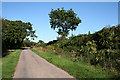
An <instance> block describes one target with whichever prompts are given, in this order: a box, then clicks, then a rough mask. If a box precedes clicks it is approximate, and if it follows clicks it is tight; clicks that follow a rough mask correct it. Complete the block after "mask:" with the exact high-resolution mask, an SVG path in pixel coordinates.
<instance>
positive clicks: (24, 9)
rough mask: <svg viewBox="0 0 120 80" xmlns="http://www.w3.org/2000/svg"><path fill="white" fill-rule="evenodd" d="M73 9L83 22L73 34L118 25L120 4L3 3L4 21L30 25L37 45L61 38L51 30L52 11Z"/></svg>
mask: <svg viewBox="0 0 120 80" xmlns="http://www.w3.org/2000/svg"><path fill="white" fill-rule="evenodd" d="M62 7H64V9H65V10H69V9H70V8H72V9H73V11H74V12H75V13H76V14H77V17H79V18H80V19H81V20H82V23H80V24H79V25H78V27H77V29H76V30H75V31H70V33H69V35H68V37H69V36H71V34H74V35H78V34H87V33H88V31H90V32H91V33H94V32H96V31H99V30H101V29H102V28H103V27H105V26H106V25H108V24H109V25H111V26H112V25H117V24H118V2H2V18H5V19H8V20H13V21H15V20H22V21H23V22H31V23H32V24H33V29H34V30H36V35H37V36H38V37H37V38H36V39H35V40H34V41H35V42H38V41H39V40H43V41H44V42H49V41H51V40H55V39H56V38H57V37H58V34H57V33H56V32H55V31H54V30H53V29H51V26H50V20H49V19H50V18H49V15H48V14H49V13H50V11H51V8H52V9H54V10H55V9H57V8H62Z"/></svg>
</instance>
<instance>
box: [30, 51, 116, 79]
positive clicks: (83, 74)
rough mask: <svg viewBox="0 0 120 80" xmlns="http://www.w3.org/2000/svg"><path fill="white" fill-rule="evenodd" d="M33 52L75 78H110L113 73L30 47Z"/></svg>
mask: <svg viewBox="0 0 120 80" xmlns="http://www.w3.org/2000/svg"><path fill="white" fill-rule="evenodd" d="M31 50H32V51H33V52H34V53H36V54H37V55H39V56H41V57H42V58H44V59H46V60H47V61H48V62H50V63H52V64H54V65H56V66H58V67H60V68H62V69H63V70H65V71H67V72H68V73H69V74H70V75H72V76H74V77H75V78H77V79H81V78H112V77H114V75H111V74H110V73H109V72H108V71H102V69H101V68H98V69H96V68H95V67H93V66H90V65H87V64H83V63H75V62H73V61H71V60H69V59H66V58H63V57H60V56H57V55H55V54H52V53H43V52H42V53H41V52H38V51H37V50H35V49H31Z"/></svg>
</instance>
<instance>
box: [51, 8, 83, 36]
mask: <svg viewBox="0 0 120 80" xmlns="http://www.w3.org/2000/svg"><path fill="white" fill-rule="evenodd" d="M76 16H77V14H76V13H74V11H73V10H72V9H70V10H64V8H62V9H60V8H58V9H57V10H53V9H52V10H51V12H50V13H49V17H50V25H51V28H52V29H54V30H55V29H57V31H56V32H57V33H58V34H59V35H61V36H62V38H65V37H66V36H67V35H68V34H69V31H70V30H72V31H73V30H76V28H77V26H78V24H79V23H81V20H80V18H79V17H76Z"/></svg>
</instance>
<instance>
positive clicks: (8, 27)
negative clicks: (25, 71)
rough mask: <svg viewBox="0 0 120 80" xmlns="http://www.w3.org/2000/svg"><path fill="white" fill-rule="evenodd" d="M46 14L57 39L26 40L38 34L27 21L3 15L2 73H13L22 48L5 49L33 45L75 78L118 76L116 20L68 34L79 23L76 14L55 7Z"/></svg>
mask: <svg viewBox="0 0 120 80" xmlns="http://www.w3.org/2000/svg"><path fill="white" fill-rule="evenodd" d="M48 15H49V18H50V25H51V29H53V30H55V31H56V32H57V33H58V35H60V36H59V37H57V40H53V41H49V42H48V43H44V41H42V40H39V41H38V42H33V41H30V40H29V38H31V39H33V40H34V38H36V37H37V36H36V35H35V30H33V28H32V24H31V23H30V22H22V21H20V20H18V21H10V20H7V19H2V56H3V72H4V73H5V74H4V75H3V77H12V76H13V72H14V67H15V66H16V63H17V60H18V59H19V52H20V51H21V50H14V51H13V52H12V51H11V52H9V51H8V50H11V49H20V48H21V47H31V48H32V47H33V48H34V49H35V48H36V47H37V48H36V49H37V50H38V51H41V53H39V52H38V51H37V50H34V49H31V50H32V51H33V52H35V53H36V54H38V55H40V56H41V57H43V58H45V59H46V60H48V61H49V62H51V63H53V64H55V65H56V66H58V67H60V68H62V69H64V70H66V71H67V72H69V73H70V74H71V75H73V76H75V77H76V78H120V76H119V75H120V25H119V24H118V25H116V26H105V27H104V28H103V29H102V30H100V31H97V32H95V33H92V34H91V33H90V31H89V32H88V34H79V35H77V36H75V35H71V37H69V38H68V37H67V36H68V35H69V32H70V31H74V30H76V29H77V26H78V25H79V23H82V20H81V19H80V18H79V17H77V14H76V13H75V12H74V11H73V10H72V9H69V10H64V8H61V9H60V8H57V10H53V9H51V12H50V13H49V14H48ZM96 27H97V26H96ZM49 35H50V34H48V36H49ZM43 36H44V35H43ZM28 37H29V38H28ZM46 37H47V36H46ZM9 53H10V54H9ZM44 53H46V54H44ZM15 56H17V57H16V58H15ZM12 59H13V60H12ZM14 59H15V60H14ZM13 61H15V62H13ZM11 63H12V64H13V66H12V67H10V70H12V71H11V72H9V68H8V66H9V65H10V66H11ZM12 68H13V69H12ZM7 71H8V73H9V74H7Z"/></svg>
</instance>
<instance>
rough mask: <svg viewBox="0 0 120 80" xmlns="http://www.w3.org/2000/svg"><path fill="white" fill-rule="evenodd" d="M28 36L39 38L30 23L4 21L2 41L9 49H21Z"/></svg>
mask: <svg viewBox="0 0 120 80" xmlns="http://www.w3.org/2000/svg"><path fill="white" fill-rule="evenodd" d="M27 36H30V37H31V38H32V39H34V38H35V37H37V36H36V35H35V31H34V30H33V29H32V24H31V23H30V22H26V23H25V22H22V21H20V20H19V21H10V20H7V19H2V40H3V41H4V45H6V47H7V48H20V47H21V46H22V44H23V40H24V39H25V38H26V37H27Z"/></svg>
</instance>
